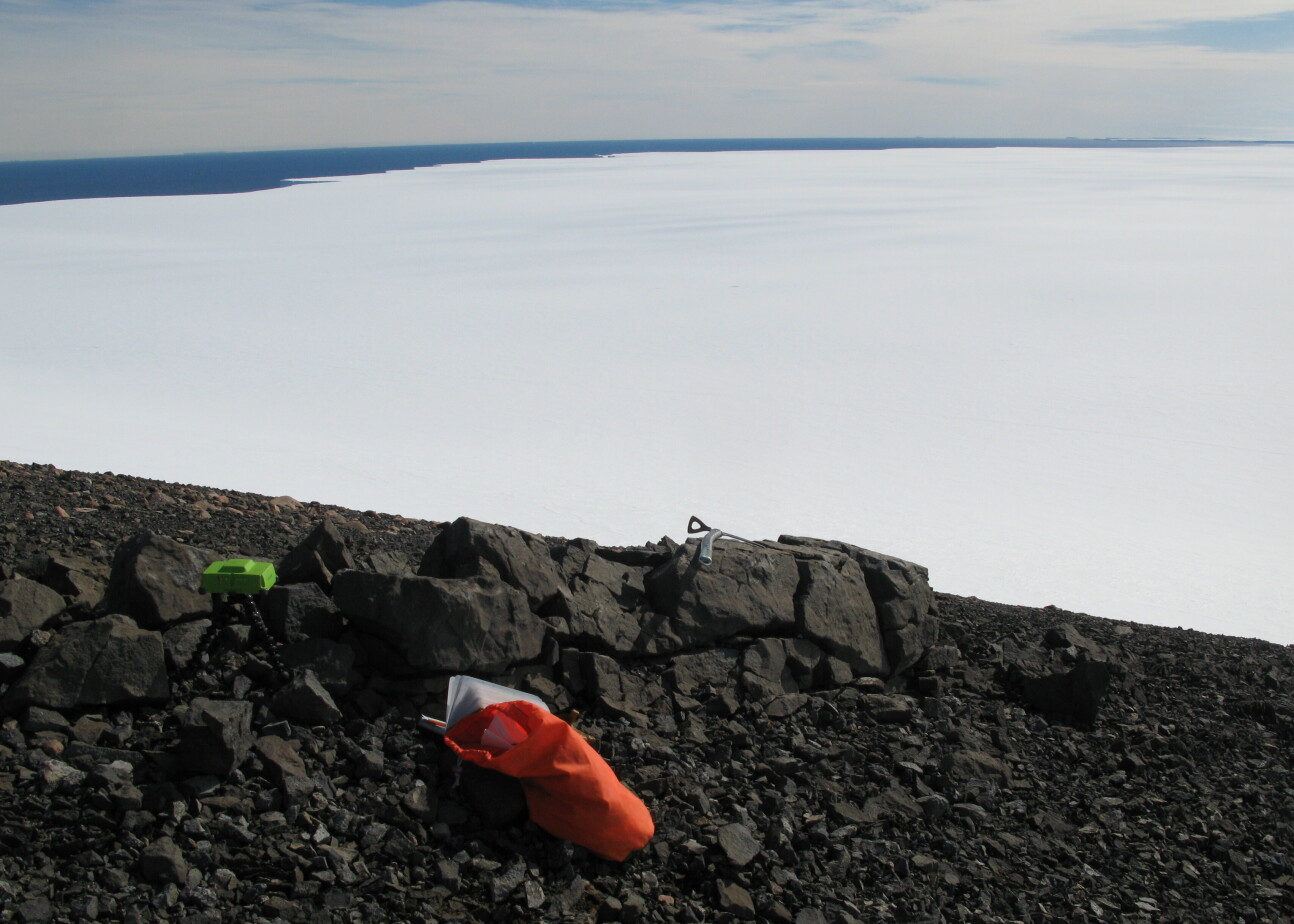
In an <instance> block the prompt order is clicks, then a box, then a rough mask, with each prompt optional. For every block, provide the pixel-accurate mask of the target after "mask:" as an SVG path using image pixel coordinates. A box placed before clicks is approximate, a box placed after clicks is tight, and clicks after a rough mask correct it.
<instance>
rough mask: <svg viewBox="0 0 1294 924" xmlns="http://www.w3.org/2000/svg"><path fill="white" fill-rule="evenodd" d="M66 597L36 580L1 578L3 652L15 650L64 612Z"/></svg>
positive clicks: (0, 634) (1, 643) (0, 607)
mask: <svg viewBox="0 0 1294 924" xmlns="http://www.w3.org/2000/svg"><path fill="white" fill-rule="evenodd" d="M64 606H65V604H64V602H63V598H62V597H61V596H60V595H59V594H58V593H56V592H55V591H53V590H51V589H50V588H48V587H46V586H45V585H44V584H38V583H37V582H35V581H29V580H27V579H26V578H13V579H11V580H7V581H0V651H13V650H14V649H16V648H18V647H19V646H20V645H22V644H23V643H24V642H26V641H27V637H28V636H30V635H31V633H32V632H33V631H35V630H36V629H39V628H41V627H42V626H44V625H45V624H46V623H47V622H49V621H50V620H51V619H53V618H54V617H55V616H57V615H58V614H59V613H61V612H62V611H63V607H64Z"/></svg>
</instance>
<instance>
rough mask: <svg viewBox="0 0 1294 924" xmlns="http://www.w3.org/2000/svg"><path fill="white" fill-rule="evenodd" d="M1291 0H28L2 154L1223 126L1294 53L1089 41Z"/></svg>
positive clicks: (1238, 131) (1277, 76) (1248, 115)
mask: <svg viewBox="0 0 1294 924" xmlns="http://www.w3.org/2000/svg"><path fill="white" fill-rule="evenodd" d="M1279 7H1280V4H1279V3H1276V2H1272V0H1237V2H1233V3H1228V4H1226V6H1225V7H1223V6H1221V5H1220V4H1219V3H1218V2H1216V0H1210V2H1207V3H1206V2H1202V0H1190V2H1187V3H1179V2H1169V0H1150V2H1144V3H1138V4H1136V5H1135V10H1129V9H1128V5H1127V4H1125V3H1114V2H1111V0H1095V2H1093V3H1084V4H1081V5H1080V4H1073V3H1070V2H1068V0H1066V2H1063V3H1062V2H1060V0H1042V2H1039V0H1027V2H1026V0H981V2H965V0H944V2H934V3H928V4H909V3H848V2H822V0H803V2H752V3H740V4H738V3H713V2H696V3H633V4H629V3H625V4H620V5H618V6H613V7H611V8H608V7H605V6H602V7H599V5H596V4H593V5H583V4H562V3H554V4H552V5H535V4H531V5H516V4H508V3H497V2H468V0H444V2H433V3H426V4H421V5H412V6H385V5H371V4H368V5H365V4H356V3H341V2H322V0H307V2H288V3H265V2H251V0H229V2H222V3H219V4H195V3H188V2H181V0H96V2H92V3H70V2H56V3H47V2H34V0H8V2H4V3H0V124H3V125H4V126H5V131H4V132H3V133H0V157H3V158H15V157H23V156H41V155H67V154H92V153H114V152H123V153H146V152H164V151H183V150H211V149H249V148H274V147H302V146H328V145H354V144H400V143H408V144H417V143H436V142H453V141H493V140H553V139H563V138H567V139H570V138H614V137H634V138H641V137H684V136H693V137H696V136H705V137H714V136H748V137H769V136H816V137H821V136H832V135H834V136H851V135H853V136H857V135H918V134H920V135H974V136H985V135H998V136H1035V137H1036V136H1065V135H1085V136H1104V135H1123V136H1128V135H1142V136H1144V135H1177V136H1181V135H1187V136H1194V135H1197V134H1200V133H1201V130H1202V129H1203V128H1204V127H1208V128H1209V132H1208V133H1210V134H1213V133H1216V134H1218V135H1221V136H1226V137H1279V138H1288V137H1294V102H1292V101H1291V100H1294V95H1292V94H1290V93H1289V92H1288V88H1289V87H1290V86H1291V85H1294V63H1292V62H1291V60H1290V56H1288V55H1281V54H1270V53H1267V54H1262V53H1254V52H1245V51H1226V50H1219V49H1217V48H1200V47H1193V46H1189V45H1175V44H1168V43H1160V44H1150V45H1145V44H1143V45H1135V46H1134V45H1131V44H1129V43H1128V42H1126V41H1107V42H1093V41H1084V42H1078V41H1074V40H1073V39H1074V36H1076V35H1087V36H1096V37H1098V38H1099V37H1100V36H1102V35H1106V36H1109V37H1112V38H1113V37H1117V36H1120V35H1124V34H1126V30H1136V29H1145V28H1147V27H1148V24H1151V25H1153V24H1154V23H1161V24H1162V23H1164V22H1169V21H1171V22H1174V23H1192V22H1200V23H1209V22H1217V21H1221V20H1224V19H1225V20H1231V19H1243V18H1246V17H1257V16H1270V15H1274V14H1277V13H1280V12H1281V10H1280V8H1279ZM1118 30H1124V31H1122V32H1120V31H1118ZM932 77H933V78H943V79H934V80H932V79H929V78H932ZM985 88H991V90H990V92H985Z"/></svg>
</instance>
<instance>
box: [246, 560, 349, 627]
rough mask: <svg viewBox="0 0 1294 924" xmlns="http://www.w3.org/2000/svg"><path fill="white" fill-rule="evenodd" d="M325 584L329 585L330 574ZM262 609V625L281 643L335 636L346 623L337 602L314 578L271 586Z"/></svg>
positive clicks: (330, 582) (330, 581)
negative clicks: (298, 582) (329, 596)
mask: <svg viewBox="0 0 1294 924" xmlns="http://www.w3.org/2000/svg"><path fill="white" fill-rule="evenodd" d="M328 583H329V586H331V584H332V577H331V575H329V578H328ZM263 610H264V615H265V624H266V625H267V626H269V629H270V632H272V633H273V634H274V637H275V638H276V639H278V640H279V641H280V642H299V641H301V640H302V639H307V638H328V639H336V638H337V636H339V635H341V631H342V628H343V626H344V625H345V622H346V621H345V619H344V618H343V617H342V614H341V610H339V609H338V608H337V605H336V604H334V603H333V602H332V600H330V599H329V598H328V595H327V594H325V593H324V592H323V589H322V588H321V587H320V586H319V584H317V583H315V582H313V581H307V582H305V583H301V584H282V583H281V584H277V585H275V586H274V587H271V588H270V591H269V593H267V594H266V595H265V605H264V607H263Z"/></svg>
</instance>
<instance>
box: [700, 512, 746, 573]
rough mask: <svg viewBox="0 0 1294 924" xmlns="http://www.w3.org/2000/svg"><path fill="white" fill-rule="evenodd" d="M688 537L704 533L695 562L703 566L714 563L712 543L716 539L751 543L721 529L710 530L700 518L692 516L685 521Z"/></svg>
mask: <svg viewBox="0 0 1294 924" xmlns="http://www.w3.org/2000/svg"><path fill="white" fill-rule="evenodd" d="M687 531H688V535H693V534H695V533H705V535H704V536H702V537H701V547H700V548H699V549H698V550H697V553H696V557H697V560H698V561H700V562H701V564H703V565H708V564H710V563H711V562H713V561H714V541H715V540H716V539H736V540H737V541H738V542H751V541H752V540H750V539H743V538H741V537H740V536H734V535H733V534H732V533H725V532H724V531H723V530H721V529H711V528H710V527H709V526H706V525H705V524H704V523H702V522H701V518H700V517H697V516H693V517H692V518H691V519H690V520H688V521H687Z"/></svg>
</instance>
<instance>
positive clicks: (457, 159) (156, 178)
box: [0, 138, 1244, 205]
mask: <svg viewBox="0 0 1294 924" xmlns="http://www.w3.org/2000/svg"><path fill="white" fill-rule="evenodd" d="M1218 143H1220V142H1191V141H1123V140H1105V139H1101V140H1082V139H1072V138H1067V139H1050V140H1049V139H1019V138H773V139H769V138H760V139H751V138H741V139H709V140H666V141H549V142H524V143H514V144H435V145H416V146H404V147H385V148H327V149H322V150H307V151H256V152H247V153H214V154H176V155H166V156H154V157H97V158H86V159H77V160H34V161H7V162H0V205H14V204H17V203H20V202H48V201H51V200H55V199H98V198H105V197H114V196H196V195H208V194H212V193H239V192H254V191H256V190H259V189H275V188H277V187H280V186H286V185H288V182H287V181H288V180H289V179H292V178H306V177H320V176H356V175H358V174H362V173H384V172H386V171H387V170H407V169H410V168H413V167H431V166H434V165H436V164H469V163H476V162H479V161H483V160H512V159H517V158H546V157H597V156H600V155H604V154H627V153H640V152H644V151H814V150H818V151H820V150H883V149H886V148H991V147H1004V146H1008V145H1009V146H1012V147H1049V148H1112V147H1120V148H1122V147H1172V146H1181V145H1188V144H1218ZM1225 143H1232V144H1236V143H1244V142H1225Z"/></svg>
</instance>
